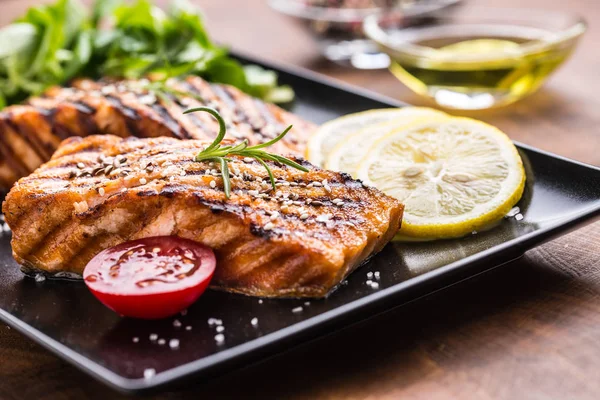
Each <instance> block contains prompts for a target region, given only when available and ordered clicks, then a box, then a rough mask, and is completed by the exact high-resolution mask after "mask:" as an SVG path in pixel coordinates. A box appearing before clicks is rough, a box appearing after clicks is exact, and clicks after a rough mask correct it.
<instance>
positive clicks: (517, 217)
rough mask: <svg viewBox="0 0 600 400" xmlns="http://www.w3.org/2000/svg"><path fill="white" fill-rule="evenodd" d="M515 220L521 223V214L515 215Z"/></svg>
mask: <svg viewBox="0 0 600 400" xmlns="http://www.w3.org/2000/svg"><path fill="white" fill-rule="evenodd" d="M515 219H516V220H517V221H521V220H522V219H523V214H517V215H515Z"/></svg>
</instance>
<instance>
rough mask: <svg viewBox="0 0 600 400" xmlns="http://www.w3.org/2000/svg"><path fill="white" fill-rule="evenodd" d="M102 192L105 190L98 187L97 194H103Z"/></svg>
mask: <svg viewBox="0 0 600 400" xmlns="http://www.w3.org/2000/svg"><path fill="white" fill-rule="evenodd" d="M104 193H105V191H104V188H100V189H98V194H99V195H100V196H104Z"/></svg>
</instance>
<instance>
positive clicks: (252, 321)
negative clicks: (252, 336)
mask: <svg viewBox="0 0 600 400" xmlns="http://www.w3.org/2000/svg"><path fill="white" fill-rule="evenodd" d="M250 323H251V324H252V326H256V325H258V318H256V317H254V318H252V319H251V320H250Z"/></svg>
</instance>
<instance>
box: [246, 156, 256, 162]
mask: <svg viewBox="0 0 600 400" xmlns="http://www.w3.org/2000/svg"><path fill="white" fill-rule="evenodd" d="M252 161H254V159H252V158H250V157H244V162H245V163H251V162H252Z"/></svg>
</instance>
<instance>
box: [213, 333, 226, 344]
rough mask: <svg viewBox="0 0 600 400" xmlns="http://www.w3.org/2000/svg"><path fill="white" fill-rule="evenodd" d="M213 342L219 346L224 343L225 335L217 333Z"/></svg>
mask: <svg viewBox="0 0 600 400" xmlns="http://www.w3.org/2000/svg"><path fill="white" fill-rule="evenodd" d="M215 341H216V342H217V343H218V344H221V343H223V342H224V341H225V335H223V334H222V333H219V334H218V335H215Z"/></svg>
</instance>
